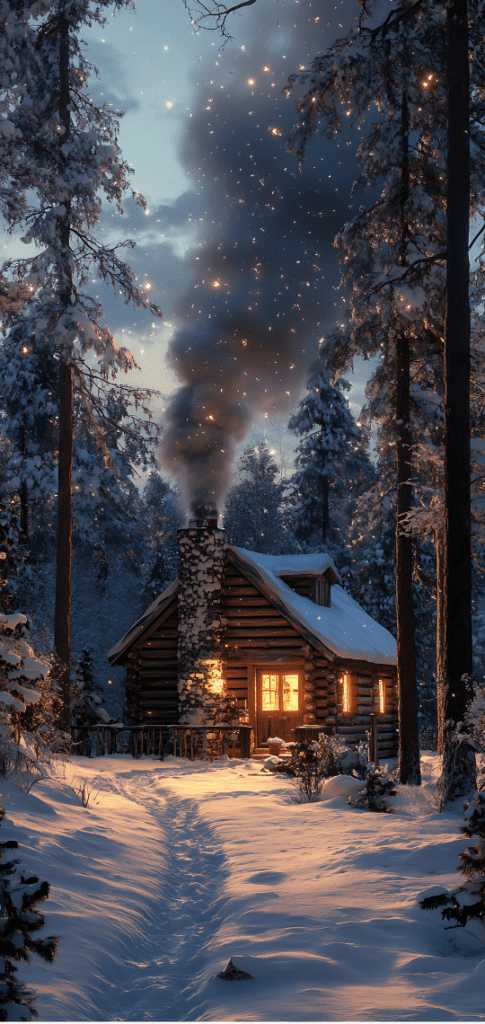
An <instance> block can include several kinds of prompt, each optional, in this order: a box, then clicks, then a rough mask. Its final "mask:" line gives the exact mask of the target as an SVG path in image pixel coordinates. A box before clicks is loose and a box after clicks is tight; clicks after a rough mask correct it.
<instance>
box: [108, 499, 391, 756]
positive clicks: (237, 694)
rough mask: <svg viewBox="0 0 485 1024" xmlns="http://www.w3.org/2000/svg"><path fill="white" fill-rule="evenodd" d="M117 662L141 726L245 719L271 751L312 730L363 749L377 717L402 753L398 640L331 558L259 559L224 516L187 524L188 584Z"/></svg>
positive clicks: (260, 747) (184, 579) (183, 576)
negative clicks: (222, 524) (234, 539)
mask: <svg viewBox="0 0 485 1024" xmlns="http://www.w3.org/2000/svg"><path fill="white" fill-rule="evenodd" d="M108 660H109V662H110V664H111V665H125V666H126V668H127V677H126V684H125V685H126V697H127V710H128V712H129V714H130V715H131V718H132V720H133V721H135V722H137V723H141V724H145V725H154V726H157V725H163V726H170V725H172V726H176V725H186V726H193V727H194V728H195V727H200V726H204V725H205V726H206V727H207V726H216V725H222V724H227V723H229V724H235V723H237V722H238V721H239V722H241V723H247V724H249V725H250V726H251V727H252V730H253V731H252V734H251V735H252V737H253V740H252V751H251V752H252V753H258V752H259V753H263V752H268V739H270V738H272V737H276V736H277V737H279V738H281V739H282V740H284V741H285V742H289V741H292V740H294V739H295V738H296V737H297V736H301V727H302V726H306V727H307V729H308V727H313V728H315V729H317V727H320V728H321V729H324V730H325V731H326V732H327V733H330V734H338V735H339V736H341V738H342V739H344V740H345V741H346V742H348V743H349V744H350V745H352V746H354V745H355V744H357V743H358V742H359V741H360V740H361V739H365V737H366V732H367V730H368V729H369V725H370V721H371V720H370V714H371V712H373V713H374V714H376V715H377V716H378V736H379V752H380V756H381V757H392V756H395V754H396V753H397V723H398V704H397V681H396V641H395V639H394V637H393V636H392V635H391V634H390V633H389V632H388V631H387V630H386V629H385V628H384V627H383V626H381V625H380V624H379V623H377V622H376V621H375V620H374V619H372V618H371V616H370V615H368V614H367V612H365V611H364V610H363V608H361V607H360V605H358V604H357V602H356V601H354V600H353V598H352V597H351V596H350V595H349V594H348V593H347V592H346V591H345V590H344V589H343V587H342V585H341V579H340V576H339V574H338V571H337V568H336V566H335V564H334V562H333V560H332V558H331V557H330V555H328V554H324V553H319V554H297V555H263V554H258V553H257V552H254V551H247V550H245V549H244V548H239V547H235V546H233V545H231V544H229V543H228V541H227V535H226V534H225V533H224V531H223V530H221V529H219V528H218V525H217V520H216V519H207V520H201V519H197V520H191V521H189V525H188V528H183V529H180V530H179V577H178V579H177V580H175V581H174V582H173V583H172V584H171V585H170V586H169V587H168V588H167V589H166V590H165V591H164V593H163V594H161V595H160V596H159V597H157V598H156V600H155V601H154V602H153V603H152V604H151V605H150V607H149V608H148V609H147V611H146V612H145V613H144V614H143V615H142V616H141V618H139V619H138V621H137V622H135V624H134V625H133V626H132V627H131V629H130V630H129V631H128V632H127V633H126V635H125V636H124V637H123V638H122V639H121V640H120V641H119V642H118V643H117V644H116V645H115V647H113V648H112V649H111V650H110V651H109V653H108ZM296 730H298V732H297V731H296ZM308 731H310V729H308Z"/></svg>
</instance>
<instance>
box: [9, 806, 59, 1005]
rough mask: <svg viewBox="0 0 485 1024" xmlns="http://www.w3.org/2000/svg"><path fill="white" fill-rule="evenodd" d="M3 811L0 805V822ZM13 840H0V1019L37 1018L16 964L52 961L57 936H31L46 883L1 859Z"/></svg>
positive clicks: (41, 922)
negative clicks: (33, 957)
mask: <svg viewBox="0 0 485 1024" xmlns="http://www.w3.org/2000/svg"><path fill="white" fill-rule="evenodd" d="M4 817H5V811H4V809H3V807H1V806H0V824H1V822H2V821H3V819H4ZM17 849H18V843H16V842H14V841H13V840H8V841H7V842H4V843H0V1020H31V1019H32V1018H33V1017H38V1013H37V1010H36V1009H35V1007H34V1006H33V996H32V993H31V992H29V991H28V990H27V988H26V986H25V985H24V984H23V983H21V982H19V981H18V980H17V977H16V972H17V970H18V968H17V966H16V964H17V963H18V962H20V961H26V962H27V963H30V957H31V954H32V953H36V954H37V956H40V957H41V958H42V959H43V960H45V961H46V962H47V963H52V961H53V959H54V956H55V953H56V949H57V942H58V939H57V937H55V936H50V937H49V938H46V939H36V938H33V935H34V934H35V932H38V931H39V930H40V929H41V928H43V927H44V917H43V915H42V914H41V912H40V911H39V910H37V904H38V903H40V902H41V901H42V900H46V899H47V897H48V895H49V883H48V882H46V881H41V880H40V879H39V878H38V877H37V875H32V874H30V873H28V872H26V873H25V874H24V873H19V871H18V869H17V865H18V864H20V861H19V860H8V859H7V860H4V851H5V850H17Z"/></svg>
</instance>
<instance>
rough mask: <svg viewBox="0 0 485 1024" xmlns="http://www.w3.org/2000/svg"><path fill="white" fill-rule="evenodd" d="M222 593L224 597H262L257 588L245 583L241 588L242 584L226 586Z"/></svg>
mask: <svg viewBox="0 0 485 1024" xmlns="http://www.w3.org/2000/svg"><path fill="white" fill-rule="evenodd" d="M222 593H223V596H224V597H260V596H261V595H260V593H259V591H258V590H256V587H252V586H251V584H249V583H245V584H244V585H243V586H241V584H240V583H236V584H226V583H225V584H224V585H223V587H222Z"/></svg>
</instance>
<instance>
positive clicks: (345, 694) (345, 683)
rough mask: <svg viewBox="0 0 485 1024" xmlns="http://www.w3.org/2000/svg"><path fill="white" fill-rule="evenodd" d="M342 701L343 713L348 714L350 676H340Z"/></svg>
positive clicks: (349, 705) (349, 707)
mask: <svg viewBox="0 0 485 1024" xmlns="http://www.w3.org/2000/svg"><path fill="white" fill-rule="evenodd" d="M342 703H343V710H344V715H345V714H349V713H350V711H351V697H350V676H348V675H344V676H343V678H342Z"/></svg>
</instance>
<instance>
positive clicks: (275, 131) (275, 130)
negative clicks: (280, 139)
mask: <svg viewBox="0 0 485 1024" xmlns="http://www.w3.org/2000/svg"><path fill="white" fill-rule="evenodd" d="M269 130H270V132H271V134H272V135H281V132H280V130H279V128H270V129H269Z"/></svg>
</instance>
